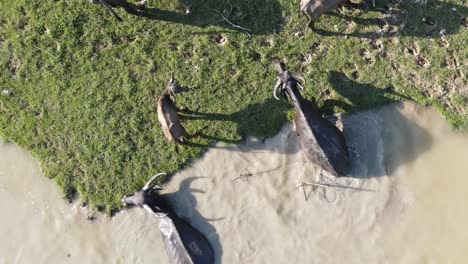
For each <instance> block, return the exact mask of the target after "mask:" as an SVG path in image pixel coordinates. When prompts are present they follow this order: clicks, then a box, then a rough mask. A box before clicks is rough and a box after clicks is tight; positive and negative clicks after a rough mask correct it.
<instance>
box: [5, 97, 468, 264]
mask: <svg viewBox="0 0 468 264" xmlns="http://www.w3.org/2000/svg"><path fill="white" fill-rule="evenodd" d="M343 123H344V133H345V136H346V138H347V140H348V144H349V145H350V147H351V149H352V164H353V166H352V168H351V170H350V173H349V175H348V177H344V178H333V177H329V176H327V175H325V173H320V170H319V169H317V168H314V167H313V166H312V165H311V164H309V163H307V162H306V161H305V158H304V157H303V155H302V153H301V151H300V149H299V144H298V141H297V138H296V136H295V134H294V133H291V127H292V126H291V125H290V124H288V125H286V126H285V127H284V128H283V129H282V131H281V132H280V133H279V134H278V135H277V136H275V137H273V138H270V139H267V140H266V141H265V142H261V141H259V140H257V139H254V138H249V139H248V140H247V142H246V143H245V144H242V145H238V146H225V145H223V144H217V145H216V146H215V147H214V148H212V149H210V150H209V151H208V152H207V153H205V154H204V155H203V156H202V157H201V158H200V160H198V161H196V162H195V163H194V164H192V165H191V166H190V167H189V168H187V169H185V170H184V171H182V172H180V173H178V174H176V175H174V176H173V177H172V179H171V181H170V182H169V183H168V184H167V186H165V192H166V193H169V194H170V198H171V200H172V201H173V203H174V204H175V205H177V212H178V213H179V214H180V215H181V216H182V217H184V218H186V219H189V221H190V222H191V223H192V225H194V226H195V227H197V228H199V229H200V230H201V231H202V232H203V233H205V234H206V235H207V237H208V239H209V240H210V242H211V243H212V244H213V247H214V248H215V251H216V253H217V262H218V263H221V262H222V263H464V262H465V261H464V260H465V259H467V258H468V252H466V250H464V249H465V247H466V245H467V244H468V243H467V242H468V221H467V220H468V210H467V207H466V205H464V203H463V201H464V200H466V198H465V196H466V195H465V193H466V192H465V190H466V189H467V188H468V178H467V177H468V175H467V173H466V172H467V171H468V160H467V157H468V137H467V136H466V135H465V136H462V135H455V134H453V133H451V132H450V130H449V128H448V127H447V125H446V124H445V123H444V121H443V120H442V118H441V117H440V115H439V114H438V113H437V111H435V110H434V109H423V108H420V107H417V106H416V105H414V104H412V103H405V104H396V105H392V106H388V107H384V108H381V109H376V110H372V111H368V112H362V113H358V114H355V115H351V116H347V117H345V118H344V120H343ZM0 153H1V154H0V155H1V159H0V210H2V211H3V212H4V214H3V215H8V217H6V218H3V219H2V220H0V221H2V225H0V236H1V237H2V238H1V239H0V263H1V262H4V263H30V262H31V261H33V260H34V261H35V262H38V263H46V262H47V263H62V262H64V261H65V260H70V262H71V263H75V262H76V263H78V262H80V263H167V257H166V255H165V252H164V247H163V245H162V242H161V238H160V235H159V231H158V229H157V223H158V220H157V219H152V218H151V217H150V216H148V215H147V214H146V213H145V212H144V210H142V209H140V208H133V209H129V210H125V211H122V212H120V213H118V214H117V215H116V216H115V217H113V218H112V219H109V218H107V217H103V216H98V219H97V220H96V221H94V222H90V221H88V220H86V216H87V215H88V214H89V213H88V212H86V210H85V209H83V208H81V207H80V206H79V204H73V205H71V206H70V205H69V204H68V203H66V202H65V201H64V200H63V199H61V196H60V194H59V192H58V191H57V189H56V187H55V186H54V185H53V184H52V183H51V182H50V181H49V180H47V179H44V178H43V177H41V176H40V175H39V174H40V172H39V169H38V165H37V162H35V161H34V160H32V159H31V158H30V157H29V156H28V155H26V154H25V153H23V152H22V151H20V150H18V149H17V148H16V147H12V146H9V145H6V146H5V145H2V146H1V147H0ZM252 162H253V163H252ZM248 164H250V165H248ZM247 165H248V166H247ZM246 166H247V167H246ZM241 173H242V174H248V175H250V176H247V177H241V178H238V179H235V180H233V178H236V177H238V176H239V175H240V174H241ZM150 176H151V175H148V177H150ZM301 182H310V183H312V182H313V183H320V184H322V185H324V186H326V187H320V186H319V187H317V186H315V187H314V186H306V187H305V188H304V190H302V189H301V188H297V185H298V184H299V183H301ZM305 198H307V200H305ZM68 254H70V257H67V255H68Z"/></svg>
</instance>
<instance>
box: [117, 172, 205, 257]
mask: <svg viewBox="0 0 468 264" xmlns="http://www.w3.org/2000/svg"><path fill="white" fill-rule="evenodd" d="M162 175H165V174H164V173H159V174H157V175H155V176H153V177H152V178H151V179H150V180H149V181H148V182H147V183H146V184H145V186H144V187H143V188H142V189H141V190H140V191H138V192H136V193H134V194H133V195H131V196H124V197H123V198H122V204H123V205H124V206H127V205H135V206H140V207H143V208H144V209H145V210H146V211H147V212H148V213H150V214H151V215H153V216H154V217H157V218H159V219H160V222H159V230H160V231H161V235H162V239H163V242H164V247H165V248H166V253H167V255H168V257H169V262H170V263H171V264H181V263H184V264H185V263H186V264H212V263H214V251H213V248H212V246H211V244H210V242H209V241H208V239H207V238H206V237H205V236H204V235H203V234H202V233H201V232H200V231H198V230H197V229H196V228H194V227H193V226H191V225H190V224H189V223H187V222H186V221H185V220H183V219H182V218H180V217H179V216H177V214H176V213H175V212H174V210H173V209H172V208H171V206H170V205H169V202H168V201H167V198H166V197H165V196H164V195H160V194H159V191H160V190H162V188H161V186H159V185H154V187H152V188H150V186H151V184H152V183H153V182H154V180H156V179H157V178H158V177H159V176H162Z"/></svg>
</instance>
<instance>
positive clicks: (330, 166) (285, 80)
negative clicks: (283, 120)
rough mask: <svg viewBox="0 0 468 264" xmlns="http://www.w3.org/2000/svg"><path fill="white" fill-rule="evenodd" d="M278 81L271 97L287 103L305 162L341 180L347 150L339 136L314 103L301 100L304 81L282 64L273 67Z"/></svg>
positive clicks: (343, 140) (344, 168)
mask: <svg viewBox="0 0 468 264" xmlns="http://www.w3.org/2000/svg"><path fill="white" fill-rule="evenodd" d="M275 68H276V70H277V71H278V81H277V83H276V85H275V88H274V91H273V96H274V97H275V98H276V99H278V100H279V98H278V90H279V89H281V90H280V91H281V96H282V97H283V98H284V99H285V100H288V99H290V100H291V101H292V103H293V105H294V108H295V109H296V115H295V117H294V126H295V130H296V134H297V136H298V137H299V141H300V144H301V148H302V150H303V152H304V154H305V156H306V158H307V159H308V160H309V161H310V162H311V163H313V164H315V165H318V166H319V167H320V168H321V169H323V170H325V171H328V172H329V173H330V174H332V175H334V176H343V175H344V174H345V173H346V170H347V167H348V160H349V155H348V146H347V145H346V141H345V138H344V135H343V133H342V132H341V131H340V130H339V129H338V128H337V127H336V126H334V125H333V124H332V123H330V122H329V121H328V120H326V119H325V118H323V117H322V115H321V114H320V111H319V108H318V106H317V103H316V102H315V99H314V98H312V100H307V99H304V98H303V97H302V95H301V93H300V92H299V89H304V87H305V85H306V83H305V79H304V78H303V77H300V76H296V75H294V74H291V73H290V72H289V71H288V70H286V67H285V65H284V63H282V62H281V63H276V64H275Z"/></svg>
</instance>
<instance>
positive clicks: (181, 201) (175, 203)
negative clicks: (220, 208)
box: [162, 177, 223, 263]
mask: <svg viewBox="0 0 468 264" xmlns="http://www.w3.org/2000/svg"><path fill="white" fill-rule="evenodd" d="M203 178H204V177H190V178H186V179H184V180H183V181H182V182H181V183H180V185H179V190H178V191H177V192H174V193H167V194H162V196H163V197H164V198H167V199H168V201H169V204H170V205H171V206H172V208H173V210H174V211H175V213H176V214H177V215H178V216H179V217H180V218H182V219H184V220H186V221H187V222H188V223H190V224H191V225H192V226H193V227H195V228H196V229H198V230H199V231H200V232H202V233H203V234H204V235H205V236H206V238H208V241H209V242H210V243H211V246H212V247H213V251H214V255H215V263H221V256H222V254H223V248H222V246H221V242H220V241H219V236H218V233H217V232H216V229H215V228H214V227H213V226H212V225H211V224H210V223H209V222H208V221H218V220H222V219H223V218H217V219H212V220H209V219H206V218H205V217H203V216H202V215H201V214H200V213H199V212H198V211H197V210H196V209H195V208H196V205H197V199H196V197H195V196H194V195H193V193H205V192H204V191H203V190H199V189H193V188H191V185H192V183H193V181H195V180H197V179H203Z"/></svg>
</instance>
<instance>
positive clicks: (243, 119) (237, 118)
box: [181, 98, 288, 144]
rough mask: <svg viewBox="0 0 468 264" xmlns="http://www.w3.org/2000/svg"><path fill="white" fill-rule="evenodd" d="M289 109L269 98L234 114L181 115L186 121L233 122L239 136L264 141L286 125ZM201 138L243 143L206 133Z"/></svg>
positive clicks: (191, 113)
mask: <svg viewBox="0 0 468 264" xmlns="http://www.w3.org/2000/svg"><path fill="white" fill-rule="evenodd" d="M287 109H288V104H286V103H284V102H278V101H276V100H275V99H273V98H269V99H267V100H266V101H264V102H262V103H253V104H249V105H248V106H247V107H245V108H244V109H241V110H239V111H237V112H234V113H232V114H222V113H202V112H197V111H187V112H185V113H183V114H181V118H182V119H186V120H205V121H215V122H232V123H235V124H236V125H237V133H238V134H239V135H242V136H243V137H245V136H253V137H257V138H262V139H264V138H265V137H270V136H273V135H275V134H276V133H277V132H278V131H279V130H280V128H281V127H282V126H283V125H284V123H285V122H286V121H287V116H286V111H287ZM199 136H200V137H203V138H206V139H209V140H211V141H222V142H227V143H231V144H239V143H242V140H236V139H232V138H221V137H219V136H217V135H211V134H210V135H208V134H205V133H200V134H199Z"/></svg>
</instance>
